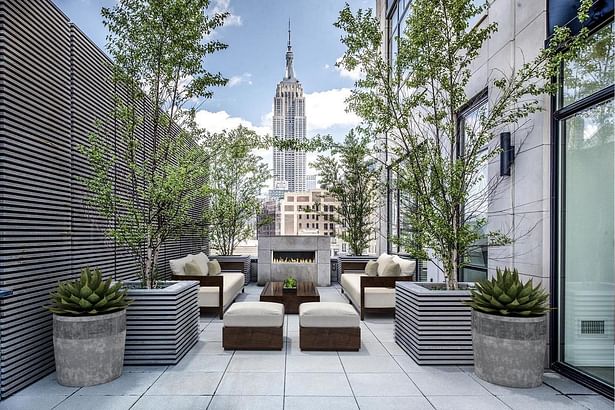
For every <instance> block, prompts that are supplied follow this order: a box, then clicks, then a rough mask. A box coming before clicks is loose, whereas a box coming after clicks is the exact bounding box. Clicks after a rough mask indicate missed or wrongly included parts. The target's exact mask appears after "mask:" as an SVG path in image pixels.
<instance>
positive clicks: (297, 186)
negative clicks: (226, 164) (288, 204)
mask: <svg viewBox="0 0 615 410" xmlns="http://www.w3.org/2000/svg"><path fill="white" fill-rule="evenodd" d="M273 135H274V137H276V138H278V139H280V140H295V141H304V140H305V97H304V96H303V87H302V86H301V83H300V82H299V80H297V78H295V73H294V69H293V51H292V47H291V43H290V22H289V24H288V48H287V51H286V72H285V74H284V79H283V80H282V81H280V82H279V83H278V85H277V87H276V92H275V97H274V98H273ZM305 170H306V164H305V151H300V150H295V149H279V148H277V147H274V148H273V188H274V190H275V191H290V192H295V191H297V192H301V191H303V190H305Z"/></svg>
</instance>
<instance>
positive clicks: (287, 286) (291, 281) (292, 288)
mask: <svg viewBox="0 0 615 410" xmlns="http://www.w3.org/2000/svg"><path fill="white" fill-rule="evenodd" d="M282 291H283V292H284V293H296V292H297V279H295V278H294V277H292V276H290V277H288V278H287V279H286V280H284V284H283V285H282Z"/></svg>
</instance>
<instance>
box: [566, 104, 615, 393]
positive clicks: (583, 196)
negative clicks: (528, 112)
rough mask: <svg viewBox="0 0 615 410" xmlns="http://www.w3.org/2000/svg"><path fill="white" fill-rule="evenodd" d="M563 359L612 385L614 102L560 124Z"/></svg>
mask: <svg viewBox="0 0 615 410" xmlns="http://www.w3.org/2000/svg"><path fill="white" fill-rule="evenodd" d="M562 135H564V136H565V147H564V148H563V152H562V154H563V158H562V160H563V161H562V167H563V169H562V175H563V176H565V182H564V186H563V193H564V196H563V198H564V199H563V201H564V202H563V203H562V210H563V214H562V218H563V219H562V223H561V232H562V235H563V238H562V239H563V252H564V253H563V259H562V262H563V266H562V275H563V286H564V305H563V309H562V311H560V314H561V315H562V314H563V316H564V317H563V319H564V329H563V330H564V346H563V348H564V349H563V352H564V357H563V360H564V361H565V362H566V363H568V364H570V365H573V366H575V367H576V368H578V369H580V370H582V371H584V372H586V373H588V374H590V375H592V376H594V377H596V378H598V379H601V380H603V381H605V382H607V383H609V384H611V385H613V360H614V357H613V341H614V336H613V320H614V319H613V315H614V313H613V312H614V309H615V303H614V300H615V298H614V296H613V295H614V294H615V286H614V283H613V281H614V276H615V189H614V188H615V178H614V176H615V128H614V127H613V101H612V100H611V101H609V102H607V103H606V104H603V105H600V106H596V107H593V108H591V109H589V110H587V111H583V112H581V113H579V114H578V115H576V116H574V117H572V118H569V119H567V120H566V121H565V122H564V123H563V129H562Z"/></svg>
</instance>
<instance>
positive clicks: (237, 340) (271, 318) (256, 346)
mask: <svg viewBox="0 0 615 410" xmlns="http://www.w3.org/2000/svg"><path fill="white" fill-rule="evenodd" d="M283 325H284V305H283V304H281V303H272V302H240V303H234V304H232V305H231V306H230V307H229V308H228V310H227V311H226V313H225V314H224V328H223V329H222V346H223V347H224V349H225V350H282V346H283V343H284V341H283V335H282V329H283Z"/></svg>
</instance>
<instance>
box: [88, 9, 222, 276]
mask: <svg viewBox="0 0 615 410" xmlns="http://www.w3.org/2000/svg"><path fill="white" fill-rule="evenodd" d="M208 4H209V2H208V0H119V2H118V3H117V4H116V5H115V6H114V7H113V8H110V9H107V8H103V10H102V15H103V18H104V24H105V26H106V27H107V28H108V30H109V35H108V37H107V48H108V50H109V52H110V54H111V56H112V58H113V74H114V81H115V83H116V89H117V90H118V92H117V95H116V98H115V111H114V117H115V121H116V124H117V133H118V141H117V146H118V151H119V154H118V155H117V157H115V156H114V155H113V151H112V150H113V147H112V146H111V145H112V144H110V143H109V141H113V137H111V136H108V135H105V134H104V132H102V131H100V129H99V131H98V132H94V133H92V134H91V135H90V137H89V144H88V145H87V146H84V147H83V149H82V152H83V153H84V154H85V155H86V157H87V158H88V159H89V161H90V165H91V167H92V171H93V173H92V176H91V177H89V178H86V180H85V184H86V186H87V188H88V191H89V195H88V203H89V204H90V205H91V207H92V208H93V209H94V210H95V211H97V212H98V213H99V214H100V215H102V216H103V217H104V218H106V219H107V220H108V221H109V223H108V224H107V225H106V227H105V232H106V234H107V235H108V236H109V237H110V238H112V239H113V240H114V241H115V242H116V243H117V244H118V245H120V246H122V247H125V248H126V249H128V251H130V252H131V254H132V255H134V257H135V258H136V260H137V262H138V265H139V271H138V272H137V273H138V275H139V277H140V279H141V280H142V282H143V285H144V286H145V287H147V288H152V287H155V286H156V281H157V274H156V265H157V262H158V257H159V255H160V249H161V247H162V245H163V243H164V242H165V241H166V240H168V239H170V238H173V237H176V236H178V235H180V234H181V232H182V230H184V229H186V228H187V227H189V226H190V225H193V224H194V222H193V219H192V218H191V216H190V210H191V208H192V207H193V206H194V203H195V201H196V199H197V198H199V197H202V196H203V194H204V185H203V181H204V178H205V176H206V170H207V162H206V159H207V158H206V155H205V150H206V148H203V147H199V146H198V145H199V141H200V140H201V139H202V137H203V134H202V132H201V131H200V130H199V129H198V128H197V126H196V124H195V122H194V113H195V101H199V100H200V101H203V100H204V99H206V98H209V97H211V96H212V91H211V90H210V87H212V86H222V85H225V84H226V81H227V80H226V79H224V78H223V77H222V76H221V75H220V74H219V73H218V74H212V73H210V72H208V71H207V70H206V69H205V68H204V60H205V57H206V56H207V55H209V54H212V53H215V52H217V51H219V50H223V49H224V48H226V45H225V44H222V43H220V42H218V41H215V40H207V38H208V36H209V35H210V34H211V33H212V31H213V30H214V29H216V28H217V27H220V26H221V25H222V24H223V22H224V19H225V18H226V16H227V14H226V13H217V14H213V15H207V14H206V10H207V7H208ZM205 146H206V145H205Z"/></svg>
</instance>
